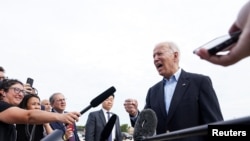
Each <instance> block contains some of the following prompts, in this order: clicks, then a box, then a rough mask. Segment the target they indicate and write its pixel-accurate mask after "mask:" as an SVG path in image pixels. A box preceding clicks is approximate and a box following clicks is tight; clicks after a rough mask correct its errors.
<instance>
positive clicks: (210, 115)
mask: <svg viewBox="0 0 250 141" xmlns="http://www.w3.org/2000/svg"><path fill="white" fill-rule="evenodd" d="M165 107H166V106H165V101H164V81H163V80H162V81H160V82H158V83H157V84H155V85H154V86H152V87H151V88H149V90H148V93H147V97H146V105H145V107H144V108H151V109H153V110H154V111H155V113H156V115H157V119H158V124H157V129H156V132H157V134H162V133H166V132H168V131H170V132H171V131H175V130H180V129H184V128H189V127H193V126H198V125H202V124H207V123H211V122H216V121H222V120H223V116H222V113H221V109H220V105H219V102H218V99H217V96H216V93H215V91H214V89H213V86H212V82H211V80H210V78H209V77H208V76H204V75H201V74H194V73H188V72H185V71H184V70H181V74H180V77H179V80H178V82H177V85H176V88H175V91H174V95H173V97H172V101H171V103H170V107H169V112H168V113H167V112H166V108H165ZM132 122H133V121H132ZM133 124H134V123H132V125H133ZM180 140H185V141H188V140H190V141H203V140H204V139H203V137H192V138H184V139H180Z"/></svg>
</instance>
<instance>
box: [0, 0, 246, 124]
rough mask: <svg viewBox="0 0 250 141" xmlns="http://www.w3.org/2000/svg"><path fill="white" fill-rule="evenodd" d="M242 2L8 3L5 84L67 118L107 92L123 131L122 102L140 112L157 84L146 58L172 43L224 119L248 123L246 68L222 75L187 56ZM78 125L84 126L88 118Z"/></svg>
mask: <svg viewBox="0 0 250 141" xmlns="http://www.w3.org/2000/svg"><path fill="white" fill-rule="evenodd" d="M245 2H247V0H237V1H234V0H232V1H228V0H220V1H218V0H216V1H215V0H189V1H186V0H172V1H170V0H71V1H68V0H29V1H28V0H22V1H18V0H11V1H0V20H1V22H0V31H1V32H0V46H1V49H2V50H1V55H0V58H1V64H0V65H1V66H3V67H4V68H5V69H6V74H7V75H8V77H9V78H17V79H19V80H21V81H23V82H25V81H26V78H27V77H32V78H34V80H35V81H34V87H36V88H37V89H38V91H39V96H40V97H41V99H44V98H48V97H49V96H50V95H51V94H52V93H54V92H62V93H63V94H64V95H65V97H66V98H67V110H68V111H72V110H73V111H81V110H82V109H83V108H85V107H87V106H88V105H89V104H90V101H91V100H92V99H93V98H94V97H96V96H97V95H99V94H100V93H102V92H103V91H105V90H106V89H108V88H109V87H111V86H114V87H115V88H116V89H117V91H116V92H115V105H114V107H113V112H115V113H117V114H118V115H119V116H120V120H121V123H122V124H124V123H128V124H129V118H128V115H127V113H126V112H125V110H124V107H123V103H124V100H125V99H126V98H135V99H137V100H138V101H139V108H140V109H142V108H143V106H144V101H145V96H146V93H147V90H148V88H149V87H150V86H152V85H153V84H155V83H156V82H158V81H160V80H161V79H162V78H161V76H159V75H158V73H157V71H156V69H155V67H154V65H153V57H152V50H153V48H154V46H155V45H156V44H157V43H159V42H162V41H167V40H171V41H174V42H176V44H177V45H179V47H180V50H181V55H182V56H181V63H180V66H181V67H182V68H183V69H184V70H186V71H190V72H195V73H201V74H205V75H209V76H210V77H211V79H212V81H213V85H214V88H215V90H216V93H217V96H218V99H219V101H220V104H221V109H222V112H223V115H224V118H225V119H226V120H227V119H234V118H239V117H243V116H248V115H249V109H248V107H250V103H249V99H250V95H249V90H250V88H249V86H248V79H249V78H250V75H248V73H249V72H250V67H248V66H250V61H249V60H247V59H245V60H242V61H241V62H239V63H238V64H236V65H233V66H231V67H221V66H216V65H213V64H210V63H208V62H206V61H203V60H200V59H199V58H198V57H197V56H195V55H194V54H193V53H192V52H193V50H194V49H195V48H197V47H199V46H200V45H202V44H204V43H206V42H208V41H209V40H212V39H213V38H215V37H217V36H220V35H224V34H227V32H228V29H229V27H230V26H231V24H232V22H233V21H234V20H235V18H236V16H237V13H238V11H239V10H240V8H241V6H242V5H243V4H244V3H245ZM99 109H100V107H96V108H92V109H90V110H89V111H88V112H86V113H85V114H83V115H82V116H81V118H80V121H79V122H78V123H77V124H78V125H85V122H86V119H87V116H88V113H89V112H91V111H94V110H99Z"/></svg>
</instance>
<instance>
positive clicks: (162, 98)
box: [159, 81, 167, 117]
mask: <svg viewBox="0 0 250 141" xmlns="http://www.w3.org/2000/svg"><path fill="white" fill-rule="evenodd" d="M164 85H165V84H164V81H162V82H161V84H160V88H159V91H160V92H159V94H160V95H159V100H160V101H159V104H160V110H161V112H162V113H163V117H167V111H166V106H165V98H164Z"/></svg>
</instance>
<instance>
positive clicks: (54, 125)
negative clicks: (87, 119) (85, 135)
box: [50, 109, 80, 141]
mask: <svg viewBox="0 0 250 141" xmlns="http://www.w3.org/2000/svg"><path fill="white" fill-rule="evenodd" d="M51 112H55V110H54V109H52V110H51ZM50 126H51V128H52V129H54V130H55V129H60V130H62V131H63V132H64V133H65V126H64V123H62V122H51V123H50ZM74 128H75V130H74V137H75V141H80V139H79V136H78V134H77V128H76V124H74Z"/></svg>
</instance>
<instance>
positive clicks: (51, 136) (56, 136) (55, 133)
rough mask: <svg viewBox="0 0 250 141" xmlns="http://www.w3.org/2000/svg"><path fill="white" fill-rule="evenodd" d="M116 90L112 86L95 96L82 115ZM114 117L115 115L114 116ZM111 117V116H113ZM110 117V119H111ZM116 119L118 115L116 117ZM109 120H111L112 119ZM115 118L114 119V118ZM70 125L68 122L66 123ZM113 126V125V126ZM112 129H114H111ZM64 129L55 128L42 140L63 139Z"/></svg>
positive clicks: (60, 140) (58, 140) (55, 140)
mask: <svg viewBox="0 0 250 141" xmlns="http://www.w3.org/2000/svg"><path fill="white" fill-rule="evenodd" d="M115 91H116V89H115V87H113V86H112V87H110V88H109V89H107V90H106V91H104V92H103V93H101V94H100V95H98V96H97V97H96V98H94V99H93V100H92V101H91V102H90V105H89V106H88V107H86V108H85V109H83V110H82V111H81V112H80V113H81V115H82V114H83V113H85V112H86V111H88V110H89V109H90V108H91V107H96V106H98V105H99V104H100V103H102V102H103V101H104V100H105V99H107V98H108V97H109V96H111V95H112V94H114V92H115ZM112 117H113V116H112ZM112 117H111V118H112ZM111 118H110V120H111ZM115 119H116V117H115ZM110 120H109V121H110ZM113 120H114V119H113ZM110 124H111V123H110ZM66 125H68V124H66ZM112 127H113V126H112ZM111 131H112V130H111ZM111 131H110V132H111ZM63 134H64V133H63V131H62V130H59V129H55V130H54V131H53V132H52V133H51V134H49V135H47V136H46V137H44V138H43V139H42V140H41V141H63V138H62V136H63Z"/></svg>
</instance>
